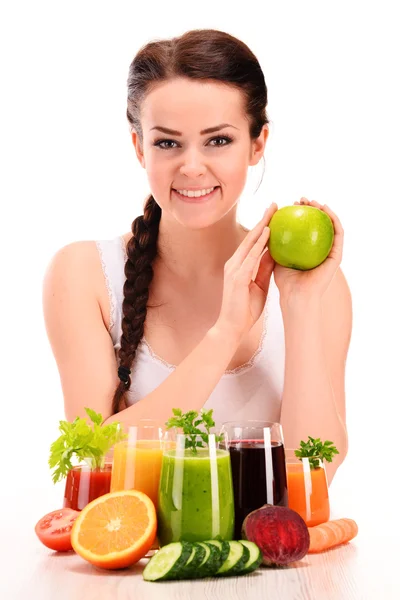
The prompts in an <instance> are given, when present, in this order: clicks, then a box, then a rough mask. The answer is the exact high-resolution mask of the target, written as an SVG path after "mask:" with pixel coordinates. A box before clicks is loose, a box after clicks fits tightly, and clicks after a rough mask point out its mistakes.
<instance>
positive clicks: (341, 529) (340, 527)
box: [308, 519, 358, 554]
mask: <svg viewBox="0 0 400 600" xmlns="http://www.w3.org/2000/svg"><path fill="white" fill-rule="evenodd" d="M308 531H309V533H310V548H309V550H308V553H309V554H314V553H316V552H323V551H324V550H328V548H333V547H334V546H338V545H339V544H345V543H346V542H349V541H350V540H352V539H353V538H354V537H356V535H357V533H358V527H357V523H356V522H355V521H353V519H336V520H335V521H327V522H326V523H321V525H316V526H315V527H309V528H308Z"/></svg>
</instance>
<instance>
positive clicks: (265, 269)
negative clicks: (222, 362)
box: [215, 202, 278, 338]
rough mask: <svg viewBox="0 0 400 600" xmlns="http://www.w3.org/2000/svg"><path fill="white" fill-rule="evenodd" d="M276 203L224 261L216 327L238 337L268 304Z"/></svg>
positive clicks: (272, 266)
mask: <svg viewBox="0 0 400 600" xmlns="http://www.w3.org/2000/svg"><path fill="white" fill-rule="evenodd" d="M277 208H278V207H277V205H276V204H275V203H274V202H273V203H272V204H271V206H270V207H269V208H267V210H266V211H265V213H264V215H263V218H262V219H261V221H260V222H259V223H258V224H257V225H256V226H255V227H254V229H252V230H251V231H249V233H248V234H247V236H246V237H245V239H244V240H243V241H242V243H241V244H240V246H239V247H238V248H237V250H236V252H235V253H234V254H233V255H232V256H231V258H230V259H229V260H228V261H227V262H226V263H225V267H224V289H223V296H222V304H221V311H220V314H219V317H218V319H217V322H216V323H215V327H217V328H225V329H226V330H228V331H229V332H235V333H236V334H237V336H238V337H239V338H241V337H242V336H243V335H245V334H246V333H247V332H248V331H249V330H250V329H251V328H252V327H253V325H254V323H256V321H258V319H259V318H260V316H261V314H262V311H263V309H264V306H265V301H266V298H267V294H268V288H269V282H270V279H271V273H272V271H273V269H274V264H275V262H274V261H273V260H272V258H271V257H270V254H269V252H267V248H266V245H267V242H268V239H269V227H268V224H269V222H270V220H271V218H272V215H273V214H274V213H275V212H276V210H277Z"/></svg>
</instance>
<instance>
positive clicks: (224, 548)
mask: <svg viewBox="0 0 400 600" xmlns="http://www.w3.org/2000/svg"><path fill="white" fill-rule="evenodd" d="M204 543H205V544H214V546H217V548H219V551H220V553H221V557H220V565H219V566H221V565H222V563H224V562H225V561H226V559H227V558H228V554H229V549H230V547H229V543H228V542H226V541H224V540H205V541H204ZM218 569H219V567H218ZM218 569H217V570H218Z"/></svg>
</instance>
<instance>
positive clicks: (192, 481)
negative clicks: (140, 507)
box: [157, 434, 235, 546]
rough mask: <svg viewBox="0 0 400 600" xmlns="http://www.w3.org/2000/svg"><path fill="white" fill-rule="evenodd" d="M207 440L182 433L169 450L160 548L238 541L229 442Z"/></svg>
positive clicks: (164, 465) (160, 512) (162, 485)
mask: <svg viewBox="0 0 400 600" xmlns="http://www.w3.org/2000/svg"><path fill="white" fill-rule="evenodd" d="M220 437H223V436H220ZM205 439H206V440H207V441H205V440H204V439H203V436H191V435H185V434H177V436H176V446H175V447H174V448H172V449H165V450H164V452H163V458H162V465H161V475H160V485H159V490H158V509H157V521H158V529H157V536H158V539H159V542H160V546H165V545H166V544H169V543H170V542H180V541H187V542H201V541H204V540H212V539H219V540H232V539H233V538H232V536H233V532H234V525H235V522H234V519H235V516H234V515H235V510H234V503H233V485H232V470H231V459H230V455H229V451H228V450H225V449H223V448H222V447H220V446H222V445H223V444H224V443H225V442H224V441H223V442H222V443H221V442H220V441H219V442H217V441H216V439H215V434H209V435H206V436H205ZM225 448H227V445H225Z"/></svg>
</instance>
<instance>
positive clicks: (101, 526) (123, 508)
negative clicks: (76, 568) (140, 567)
mask: <svg viewBox="0 0 400 600" xmlns="http://www.w3.org/2000/svg"><path fill="white" fill-rule="evenodd" d="M156 532H157V516H156V509H155V507H154V504H153V502H152V500H151V499H150V498H149V497H148V496H146V494H143V493H142V492H139V491H137V490H121V491H119V492H112V493H110V494H105V495H104V496H100V498H96V500H93V501H92V502H90V503H89V504H88V505H87V506H85V508H84V509H83V510H82V511H81V512H80V514H79V516H78V517H77V519H76V521H75V522H74V525H73V527H72V532H71V544H72V547H73V549H74V550H75V552H76V553H77V554H79V556H81V557H82V558H84V559H85V560H87V561H88V562H90V563H92V564H93V565H96V566H97V567H102V568H104V569H123V568H124V567H129V566H131V565H133V564H134V563H136V562H137V561H138V560H140V559H141V558H143V557H144V556H145V555H146V554H147V552H148V551H149V550H150V548H151V547H152V545H153V542H154V540H155V537H156Z"/></svg>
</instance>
